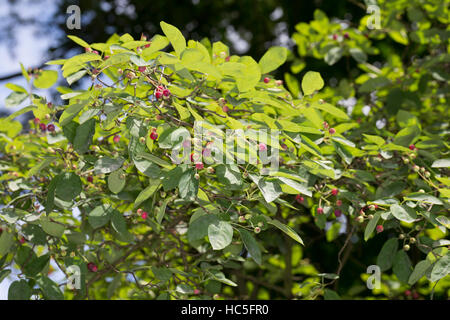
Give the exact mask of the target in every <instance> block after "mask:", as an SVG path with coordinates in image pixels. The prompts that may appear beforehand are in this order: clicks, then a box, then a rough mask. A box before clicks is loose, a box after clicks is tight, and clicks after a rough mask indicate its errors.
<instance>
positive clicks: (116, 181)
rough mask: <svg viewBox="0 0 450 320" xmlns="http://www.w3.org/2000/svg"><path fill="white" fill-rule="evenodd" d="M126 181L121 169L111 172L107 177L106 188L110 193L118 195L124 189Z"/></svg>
mask: <svg viewBox="0 0 450 320" xmlns="http://www.w3.org/2000/svg"><path fill="white" fill-rule="evenodd" d="M126 182H127V180H126V178H125V172H124V171H123V170H122V169H119V170H116V171H113V172H111V174H110V175H109V176H108V188H109V190H111V192H112V193H116V194H117V193H119V192H120V191H122V189H123V188H124V187H125V184H126Z"/></svg>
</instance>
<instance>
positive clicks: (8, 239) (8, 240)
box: [0, 231, 14, 257]
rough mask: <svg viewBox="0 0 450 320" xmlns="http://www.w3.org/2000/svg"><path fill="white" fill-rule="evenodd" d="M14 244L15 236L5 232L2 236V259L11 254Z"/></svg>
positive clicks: (0, 249) (0, 243)
mask: <svg viewBox="0 0 450 320" xmlns="http://www.w3.org/2000/svg"><path fill="white" fill-rule="evenodd" d="M13 244H14V235H13V234H12V233H10V232H6V231H3V232H2V235H1V236H0V257H3V256H4V255H5V254H7V253H8V252H9V250H10V249H11V246H12V245H13Z"/></svg>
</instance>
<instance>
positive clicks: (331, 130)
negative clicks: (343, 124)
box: [328, 128, 336, 134]
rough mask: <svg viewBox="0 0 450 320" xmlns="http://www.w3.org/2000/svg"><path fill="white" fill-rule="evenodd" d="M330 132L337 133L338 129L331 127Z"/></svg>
mask: <svg viewBox="0 0 450 320" xmlns="http://www.w3.org/2000/svg"><path fill="white" fill-rule="evenodd" d="M328 132H329V133H330V134H335V133H336V129H334V128H330V130H328Z"/></svg>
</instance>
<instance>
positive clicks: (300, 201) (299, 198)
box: [295, 194, 305, 203]
mask: <svg viewBox="0 0 450 320" xmlns="http://www.w3.org/2000/svg"><path fill="white" fill-rule="evenodd" d="M295 200H296V201H297V202H298V203H303V201H305V198H303V197H302V196H301V195H299V194H298V195H296V196H295Z"/></svg>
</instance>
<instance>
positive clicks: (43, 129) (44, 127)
mask: <svg viewBox="0 0 450 320" xmlns="http://www.w3.org/2000/svg"><path fill="white" fill-rule="evenodd" d="M39 128H40V129H41V131H45V130H47V126H46V125H45V123H41V124H40V125H39Z"/></svg>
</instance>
